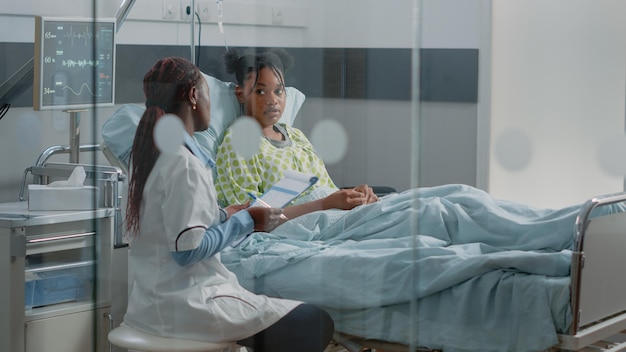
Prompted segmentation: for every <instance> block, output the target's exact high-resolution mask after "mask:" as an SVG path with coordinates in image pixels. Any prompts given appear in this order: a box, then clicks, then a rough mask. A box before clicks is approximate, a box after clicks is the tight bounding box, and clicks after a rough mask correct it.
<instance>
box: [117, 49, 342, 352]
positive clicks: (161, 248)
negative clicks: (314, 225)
mask: <svg viewBox="0 0 626 352" xmlns="http://www.w3.org/2000/svg"><path fill="white" fill-rule="evenodd" d="M143 83H144V94H145V96H146V111H145V112H144V114H143V116H142V118H141V121H140V122H139V126H138V128H137V131H136V134H135V139H134V141H133V146H132V151H131V164H132V167H131V172H130V173H131V177H130V182H129V198H128V208H127V214H126V219H127V229H128V231H129V233H130V234H133V235H132V236H131V243H130V256H129V269H130V277H131V281H130V282H129V285H130V294H129V303H128V310H127V312H126V315H125V317H124V322H125V323H126V324H128V325H130V326H133V327H135V328H137V329H140V330H143V331H145V332H147V333H151V334H155V335H159V336H165V337H178V338H185V339H195V340H204V341H212V342H223V341H237V343H238V344H239V345H242V346H246V347H251V348H253V349H254V351H255V352H260V351H272V352H280V351H300V352H302V351H311V352H317V351H323V350H324V349H325V348H326V346H327V345H328V343H329V342H330V339H331V337H332V333H333V321H332V319H331V318H330V316H329V315H328V314H327V313H326V312H325V311H323V310H321V309H319V308H317V307H315V306H312V305H309V304H305V303H302V302H298V301H292V300H285V299H277V298H271V297H266V296H263V295H256V294H253V293H251V292H249V291H247V290H245V289H244V288H242V287H241V286H240V285H239V283H238V281H237V278H236V277H235V276H234V274H233V273H231V272H230V271H228V270H227V269H226V268H225V267H224V266H223V265H222V263H221V262H220V254H219V252H220V251H221V250H222V249H223V248H225V247H226V246H228V245H229V244H230V243H232V242H233V240H234V239H235V238H237V237H239V236H244V235H246V234H249V233H251V232H252V231H253V230H259V231H268V230H271V229H272V228H274V227H275V226H277V225H278V224H279V221H280V220H279V216H280V215H281V214H282V210H280V209H270V208H262V207H254V208H246V206H247V204H244V205H235V206H231V207H229V208H227V209H226V210H221V209H220V208H219V207H218V205H217V200H216V193H215V189H214V185H213V179H212V174H211V169H210V168H212V167H214V163H213V161H212V160H211V159H210V158H209V157H208V156H207V155H205V154H204V153H203V152H202V151H201V148H199V147H198V146H197V145H196V143H195V141H194V140H193V139H192V138H191V135H192V134H193V133H194V132H195V131H201V130H205V129H207V128H208V127H209V122H210V115H209V109H210V102H209V87H208V85H207V83H206V81H205V80H204V78H203V76H202V74H201V73H200V71H199V69H198V68H197V67H196V66H195V65H193V64H192V63H191V62H189V61H188V60H186V59H183V58H165V59H162V60H160V61H158V62H157V63H156V64H155V65H154V66H153V67H152V68H151V69H150V70H149V71H148V73H147V74H146V75H145V77H144V81H143ZM166 113H171V114H175V115H176V116H177V117H178V118H180V120H181V121H182V123H183V125H184V128H185V130H186V132H187V133H186V134H185V143H184V146H183V145H181V146H180V147H179V148H178V149H177V150H176V151H175V152H168V153H166V152H163V153H162V152H160V151H159V150H158V149H157V147H156V144H155V141H154V138H153V131H154V128H155V125H156V123H157V122H158V121H159V119H160V118H161V117H162V116H163V115H165V114H166Z"/></svg>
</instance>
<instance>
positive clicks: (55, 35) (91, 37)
mask: <svg viewBox="0 0 626 352" xmlns="http://www.w3.org/2000/svg"><path fill="white" fill-rule="evenodd" d="M34 57H35V64H34V66H35V67H34V85H33V88H34V89H33V108H34V109H35V110H47V109H68V110H70V109H84V108H92V107H98V106H111V105H113V104H114V100H115V19H93V18H86V19H81V18H58V17H55V18H51V17H41V16H38V17H36V18H35V56H34Z"/></svg>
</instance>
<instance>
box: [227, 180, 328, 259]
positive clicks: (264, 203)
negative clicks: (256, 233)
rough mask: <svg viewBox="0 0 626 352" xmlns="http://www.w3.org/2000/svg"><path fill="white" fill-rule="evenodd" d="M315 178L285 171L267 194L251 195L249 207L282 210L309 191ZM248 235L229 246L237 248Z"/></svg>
mask: <svg viewBox="0 0 626 352" xmlns="http://www.w3.org/2000/svg"><path fill="white" fill-rule="evenodd" d="M317 180H318V178H317V176H314V175H311V174H305V173H302V172H298V171H293V170H286V171H285V172H284V173H283V178H282V179H281V180H280V181H278V182H277V183H275V184H274V185H273V186H272V187H270V189H269V190H267V192H265V193H263V195H261V196H260V197H256V196H255V195H254V194H252V193H248V194H250V197H252V198H253V199H254V200H253V201H252V204H251V205H250V206H251V207H270V208H283V207H285V206H286V205H287V204H289V203H291V201H292V200H294V199H295V198H296V197H297V196H299V195H300V194H302V192H304V191H306V190H307V189H309V188H310V187H311V186H313V185H314V184H315V183H316V182H317ZM248 236H249V235H245V236H240V237H238V238H236V239H235V240H234V241H233V242H232V243H231V244H230V246H231V247H237V246H238V245H239V244H240V243H241V242H243V241H244V240H245V239H246V238H248Z"/></svg>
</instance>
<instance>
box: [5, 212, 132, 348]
mask: <svg viewBox="0 0 626 352" xmlns="http://www.w3.org/2000/svg"><path fill="white" fill-rule="evenodd" d="M114 218H115V210H114V209H113V208H100V209H96V210H87V211H38V212H34V211H28V207H27V203H26V202H15V203H3V204H0V282H2V288H0V312H2V314H0V351H12V352H41V351H45V352H84V351H102V352H105V351H108V350H109V348H108V341H107V334H108V331H109V330H110V328H111V327H112V326H113V325H114V324H115V325H117V324H118V323H119V321H121V316H120V315H122V314H123V311H124V310H125V307H126V305H125V302H126V292H127V291H126V289H125V285H126V278H127V271H126V252H125V249H124V248H122V249H114V246H113V241H114V226H115V221H114ZM116 267H117V268H118V269H116ZM113 311H117V312H116V313H115V314H116V315H118V316H117V319H116V320H117V323H114V321H113V320H111V319H112V312H113Z"/></svg>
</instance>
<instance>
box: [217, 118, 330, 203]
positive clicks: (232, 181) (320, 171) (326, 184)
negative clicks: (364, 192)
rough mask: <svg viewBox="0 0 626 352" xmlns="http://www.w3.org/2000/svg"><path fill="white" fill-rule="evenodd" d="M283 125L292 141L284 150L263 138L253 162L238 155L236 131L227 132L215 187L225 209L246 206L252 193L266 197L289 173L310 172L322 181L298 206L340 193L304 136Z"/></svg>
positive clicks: (218, 163)
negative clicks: (270, 189) (266, 193)
mask: <svg viewBox="0 0 626 352" xmlns="http://www.w3.org/2000/svg"><path fill="white" fill-rule="evenodd" d="M281 126H282V129H284V130H283V131H286V133H287V135H288V138H289V140H290V142H286V143H284V144H286V146H284V147H276V146H274V145H273V144H272V143H271V142H270V141H268V140H267V139H262V140H261V144H260V150H259V152H258V153H257V154H255V155H254V156H253V157H251V158H249V159H244V158H242V157H240V156H238V155H237V153H236V152H235V148H234V147H233V144H232V129H229V130H227V131H226V133H225V134H224V141H223V142H222V144H221V145H220V146H219V147H218V150H217V160H216V164H217V178H216V180H215V188H216V190H217V194H218V199H219V202H220V204H221V205H222V206H228V205H231V204H240V203H244V202H246V201H247V200H248V199H249V198H250V196H249V195H248V193H252V194H254V195H257V196H258V195H261V194H263V193H264V192H265V191H267V190H268V189H269V188H270V187H271V186H272V185H273V184H275V183H276V182H278V181H279V180H280V179H281V178H282V176H283V172H284V171H285V170H295V171H300V172H306V173H309V174H314V175H315V176H317V177H318V178H319V180H318V181H317V183H316V184H315V185H314V186H313V187H312V188H311V189H309V190H308V191H306V192H305V193H303V194H302V195H301V196H300V197H299V198H298V199H297V200H296V201H295V202H296V203H298V202H306V201H308V200H312V199H315V198H318V197H324V196H326V195H328V194H330V193H332V192H335V191H337V190H338V188H337V186H335V184H334V183H333V181H332V179H331V178H330V176H329V175H328V172H327V171H326V167H325V166H324V162H323V161H322V159H321V158H320V157H319V156H318V155H317V153H316V152H315V150H314V149H313V146H312V145H311V143H310V142H309V140H308V139H307V138H306V136H305V135H304V133H302V131H300V130H298V129H296V128H293V127H289V126H286V125H282V124H281Z"/></svg>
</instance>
